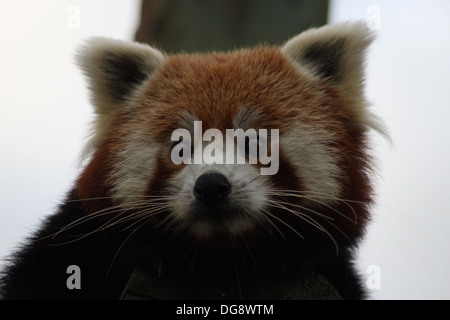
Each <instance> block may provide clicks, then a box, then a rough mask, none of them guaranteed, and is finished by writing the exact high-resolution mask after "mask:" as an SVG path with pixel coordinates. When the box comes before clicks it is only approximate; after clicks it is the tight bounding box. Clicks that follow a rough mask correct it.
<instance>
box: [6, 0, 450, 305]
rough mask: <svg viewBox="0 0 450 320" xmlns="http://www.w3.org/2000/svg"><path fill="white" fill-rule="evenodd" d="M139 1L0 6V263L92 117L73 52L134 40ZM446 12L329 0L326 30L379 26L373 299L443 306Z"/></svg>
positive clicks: (443, 6)
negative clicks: (86, 43)
mask: <svg viewBox="0 0 450 320" xmlns="http://www.w3.org/2000/svg"><path fill="white" fill-rule="evenodd" d="M139 4H140V2H139V1H138V0H132V1H111V0H109V1H106V0H101V1H100V0H96V1H81V0H73V1H66V0H40V1H31V0H14V1H12V0H0V37H1V39H2V44H1V48H2V50H1V53H0V56H1V59H0V110H1V113H0V258H4V257H5V256H6V255H7V254H8V252H10V250H11V249H12V248H13V246H14V245H15V244H17V243H18V242H20V241H21V240H23V238H24V237H25V236H26V235H27V234H29V232H30V231H32V230H34V229H35V227H36V226H37V224H38V223H39V221H40V220H41V219H42V218H43V217H44V216H46V215H48V214H49V213H52V212H54V209H55V207H56V206H57V204H58V202H59V201H60V200H62V199H63V197H64V195H65V193H66V192H67V191H68V190H69V188H70V187H71V185H72V183H73V181H74V179H75V178H76V175H77V173H78V167H77V164H78V162H77V159H78V156H79V153H80V151H81V149H82V147H83V142H84V140H83V138H84V137H85V135H86V133H87V128H88V123H89V121H90V119H91V118H92V113H91V108H90V104H89V101H88V93H87V90H86V88H85V83H84V80H83V78H82V75H81V73H80V72H79V71H78V69H77V68H76V67H75V65H74V64H73V53H74V50H75V48H76V47H77V46H78V45H79V44H80V43H81V42H82V41H83V40H84V39H86V38H87V37H89V36H94V35H96V36H99V35H100V36H108V37H113V38H119V39H131V38H132V37H133V34H134V31H135V29H136V26H137V21H138V20H137V16H138V11H139ZM449 12H450V1H446V0H440V1H439V0H429V1H425V0H422V1H419V0H390V1H388V0H384V1H375V0H374V1H365V0H363V1H361V0H359V1H354V0H335V1H332V5H331V10H330V21H331V22H336V21H343V20H355V19H358V20H361V19H362V20H366V21H367V22H368V23H369V25H370V26H371V27H372V28H375V29H377V33H378V40H377V41H376V42H375V43H374V45H373V46H372V48H371V50H370V53H369V59H368V69H367V75H368V78H367V95H368V97H369V99H370V100H371V101H372V103H373V106H372V108H373V111H374V112H375V113H377V114H379V115H380V116H381V117H382V118H384V120H385V122H386V125H387V127H388V129H389V131H390V133H391V138H392V141H393V144H392V146H391V145H389V144H388V143H387V142H386V141H384V140H383V139H382V138H381V137H378V136H376V135H374V139H375V150H376V152H377V153H378V155H379V156H378V162H379V167H380V177H379V179H378V183H377V193H378V205H377V206H376V207H375V208H374V221H373V224H372V225H371V227H370V228H369V230H368V234H367V238H366V240H365V241H364V242H363V244H362V246H361V251H360V254H359V259H358V268H359V271H360V273H361V274H362V275H363V277H364V278H365V279H368V280H369V285H370V286H371V288H372V289H370V293H371V296H372V298H373V299H450V286H449V282H450V281H449V279H448V276H447V274H448V272H449V270H450V250H449V248H448V247H449V245H450V234H449V233H450V232H449V231H450V214H449V208H448V205H447V201H448V198H449V196H450V188H449V181H450V170H449V164H450V129H449V125H448V121H449V120H450V106H449V101H450V76H449V75H450V20H449V19H448V15H449ZM77 16H78V17H79V18H80V19H76V17H77ZM74 17H75V19H74ZM274 27H275V26H274ZM374 277H375V278H374ZM374 279H375V280H379V281H375V282H374V281H373V280H374ZM378 285H379V287H378Z"/></svg>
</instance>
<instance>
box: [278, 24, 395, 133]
mask: <svg viewBox="0 0 450 320" xmlns="http://www.w3.org/2000/svg"><path fill="white" fill-rule="evenodd" d="M373 39H374V34H373V33H372V32H371V31H370V30H369V29H368V28H367V26H366V24H365V23H364V22H352V23H350V22H345V23H339V24H334V25H328V26H324V27H321V28H317V29H310V30H307V31H305V32H302V33H300V34H299V35H297V36H295V37H293V38H292V39H290V40H289V41H287V42H286V43H285V44H284V46H282V47H281V52H282V53H283V54H284V55H285V56H286V57H288V58H289V59H290V60H292V61H293V62H294V64H295V66H296V67H297V68H298V69H299V70H300V72H302V73H304V74H307V75H309V76H312V77H313V78H318V79H328V80H330V81H331V83H333V84H336V85H338V86H339V88H340V90H341V92H342V96H341V99H342V100H343V101H342V102H343V103H342V105H344V106H345V108H346V109H347V110H348V111H349V112H350V114H351V115H352V119H353V123H354V124H356V125H358V126H360V125H363V126H366V127H370V128H373V129H375V130H377V131H379V132H380V133H382V134H383V135H384V136H386V137H387V133H386V132H385V129H384V127H383V124H382V123H381V121H380V120H379V119H378V118H377V117H376V116H375V115H373V114H372V113H370V112H369V111H368V109H367V106H368V103H367V101H366V100H365V97H364V93H363V85H364V60H365V55H366V50H367V48H368V46H369V45H370V43H371V42H372V41H373Z"/></svg>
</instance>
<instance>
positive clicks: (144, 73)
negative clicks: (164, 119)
mask: <svg viewBox="0 0 450 320" xmlns="http://www.w3.org/2000/svg"><path fill="white" fill-rule="evenodd" d="M76 60H77V63H78V65H79V66H80V68H81V69H82V70H83V71H84V73H85V74H86V76H87V78H88V80H89V85H90V89H91V91H92V102H93V104H94V105H95V107H96V112H97V114H99V115H104V114H109V113H110V112H114V111H115V110H116V109H117V107H118V106H119V105H120V104H122V103H123V102H126V101H127V100H128V99H129V98H130V97H131V95H132V93H133V92H134V91H135V90H136V89H137V88H138V87H139V86H140V85H141V84H142V83H143V82H144V81H145V80H146V79H148V78H149V77H150V76H151V75H152V74H153V73H154V72H155V71H156V70H158V69H159V68H160V67H161V66H162V65H163V64H164V60H165V58H164V55H163V54H162V53H161V52H160V51H158V50H156V49H154V48H152V47H150V46H148V45H145V44H139V43H132V42H125V41H120V40H112V39H107V38H92V39H90V40H88V42H87V43H86V44H85V45H84V46H83V47H81V49H80V50H79V51H78V54H77V56H76Z"/></svg>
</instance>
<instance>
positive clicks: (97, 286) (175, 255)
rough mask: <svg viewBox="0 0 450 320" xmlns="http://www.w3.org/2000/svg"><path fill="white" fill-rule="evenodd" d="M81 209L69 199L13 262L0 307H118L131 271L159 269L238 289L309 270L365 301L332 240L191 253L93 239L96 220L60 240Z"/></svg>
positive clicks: (174, 241)
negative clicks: (74, 280) (58, 302)
mask: <svg viewBox="0 0 450 320" xmlns="http://www.w3.org/2000/svg"><path fill="white" fill-rule="evenodd" d="M81 203H82V202H81V201H79V200H78V197H77V196H76V192H75V191H72V192H70V194H69V196H68V198H67V201H66V202H65V203H64V204H63V205H62V206H61V207H60V209H59V212H58V213H57V214H55V215H52V216H50V217H49V218H48V219H47V220H46V221H45V222H44V223H43V225H42V227H41V229H40V230H39V231H38V232H37V233H36V234H35V235H34V236H33V237H32V238H31V239H30V240H29V242H28V243H27V244H25V245H24V246H23V247H22V249H21V250H20V251H18V252H17V253H16V254H15V255H13V258H12V259H11V263H10V265H9V266H8V267H7V268H5V270H4V271H3V274H2V277H1V281H0V285H1V286H0V288H1V290H0V293H1V295H2V298H3V299H118V298H120V296H121V294H122V291H123V289H124V286H125V285H126V283H127V280H128V278H129V276H130V275H131V272H132V271H133V269H134V268H135V267H140V268H142V267H144V268H150V269H153V268H155V267H156V266H158V265H160V266H162V272H164V273H167V274H169V275H171V276H174V277H177V278H179V279H178V280H179V281H185V282H186V281H195V279H196V277H201V278H203V279H205V278H208V277H210V278H212V279H215V278H217V277H220V278H225V279H229V281H230V284H231V285H233V284H234V285H235V286H239V283H238V282H239V280H238V279H239V277H245V276H252V277H265V276H271V277H274V276H275V277H283V276H289V275H293V274H298V273H302V272H304V271H305V270H306V269H308V268H314V269H315V270H316V271H318V272H320V273H322V274H323V275H325V276H326V277H327V279H328V280H329V281H330V282H331V283H332V284H333V285H334V286H335V287H336V288H337V289H338V291H339V293H340V294H341V295H342V296H343V297H344V298H346V299H361V298H364V291H363V289H362V286H361V284H360V282H359V278H358V276H357V275H356V274H355V271H354V269H353V266H352V262H351V252H352V250H351V248H345V247H341V250H340V253H339V255H336V254H335V251H334V248H332V247H331V246H330V245H329V242H330V241H329V239H324V243H318V244H316V245H312V244H311V243H309V244H307V243H305V242H304V241H301V240H298V237H293V238H292V239H278V241H276V239H273V238H269V237H268V238H265V239H264V238H259V239H257V240H256V239H255V243H257V245H254V246H252V249H251V251H249V250H247V248H239V247H237V246H234V248H233V251H231V250H227V249H223V248H220V247H218V246H216V245H211V246H204V247H198V248H196V249H195V250H193V247H192V243H190V242H186V241H183V240H181V239H182V238H184V237H185V236H184V235H183V236H181V235H178V236H173V235H172V236H170V237H164V236H161V235H158V234H157V233H155V232H154V230H151V229H150V228H141V229H140V230H139V231H138V232H136V233H134V234H133V236H132V237H129V236H130V233H132V232H133V230H130V231H128V232H125V231H122V230H123V226H122V227H121V228H117V229H107V230H105V231H96V232H92V231H93V230H96V229H97V228H99V227H101V225H102V224H103V221H99V220H98V219H92V220H91V221H87V222H83V223H81V224H80V225H78V226H76V227H73V228H70V229H68V230H65V231H64V232H60V233H58V232H59V231H61V228H63V227H65V226H67V225H69V224H70V223H72V222H73V221H75V220H77V219H78V218H82V217H83V216H85V215H86V213H85V211H84V210H83V207H82V204H81ZM280 228H283V227H282V226H280ZM303 231H305V229H304V230H303ZM311 231H312V232H314V230H311ZM87 234H89V235H87ZM249 245H252V243H251V240H250V244H249ZM70 265H77V266H79V267H80V270H81V289H79V290H78V289H71V290H69V289H68V288H67V285H66V281H67V279H68V277H69V276H70V274H68V273H67V272H66V270H67V267H68V266H70ZM237 266H238V267H237ZM244 298H245V297H244Z"/></svg>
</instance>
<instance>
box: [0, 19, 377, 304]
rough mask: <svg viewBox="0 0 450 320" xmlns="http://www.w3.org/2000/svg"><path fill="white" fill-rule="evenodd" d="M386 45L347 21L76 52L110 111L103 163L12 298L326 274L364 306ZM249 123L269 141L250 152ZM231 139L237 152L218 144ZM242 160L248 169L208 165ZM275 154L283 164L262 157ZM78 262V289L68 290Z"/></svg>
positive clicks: (93, 148)
mask: <svg viewBox="0 0 450 320" xmlns="http://www.w3.org/2000/svg"><path fill="white" fill-rule="evenodd" d="M372 40H373V35H372V33H371V32H370V31H369V30H368V29H367V27H366V26H365V25H364V24H363V23H341V24H336V25H330V26H325V27H321V28H317V29H310V30H307V31H305V32H303V33H301V34H299V35H297V36H295V37H293V38H292V39H290V40H289V41H287V42H286V43H285V44H284V45H282V46H281V47H269V46H258V47H256V48H252V49H240V50H235V51H232V52H226V53H216V52H212V53H206V54H200V53H198V54H178V55H167V54H165V53H162V52H160V51H159V50H157V49H155V48H153V47H150V46H148V45H144V44H138V43H128V42H123V41H118V40H111V39H104V38H94V39H91V40H90V41H88V42H87V44H85V46H83V47H82V48H81V49H80V51H79V52H78V54H77V62H78V64H79V66H80V67H81V69H82V70H83V71H84V73H85V75H86V77H87V79H88V81H89V87H90V89H91V93H92V96H91V98H92V103H93V105H94V107H95V112H96V120H95V123H94V124H93V130H92V136H91V139H90V141H89V143H88V146H87V149H86V152H85V153H86V158H87V159H88V160H87V161H86V164H85V166H84V168H83V170H82V172H81V173H80V175H79V177H78V178H77V180H76V182H75V185H74V187H73V189H72V190H71V191H70V193H69V194H68V196H67V199H66V200H65V201H64V202H63V203H62V205H61V206H60V208H59V211H58V212H57V213H56V214H54V215H52V216H50V217H48V218H47V220H46V221H45V222H44V223H43V225H42V227H41V228H40V230H38V231H37V232H36V233H35V234H34V235H33V236H32V237H31V239H30V240H29V242H28V243H27V244H25V245H24V246H23V248H21V249H20V250H19V251H18V252H17V253H15V254H14V255H13V256H12V258H11V263H10V265H9V266H7V267H6V268H5V270H4V272H3V275H2V280H1V284H2V288H1V292H2V295H3V297H4V298H6V299H26V298H67V299H72V298H83V299H88V298H93V299H98V298H108V299H114V298H119V297H120V294H121V292H122V290H123V288H124V285H125V284H126V281H127V279H128V278H129V276H130V273H131V271H132V270H133V269H134V268H136V267H140V268H147V269H152V268H153V266H154V265H155V264H156V265H159V266H162V267H161V268H160V271H161V272H162V273H164V274H167V275H169V276H173V277H178V278H177V279H186V278H189V279H191V280H190V281H195V279H196V278H202V277H216V276H218V275H220V276H224V277H230V279H231V278H233V279H235V278H236V275H238V277H240V278H241V279H242V278H245V277H261V278H264V277H288V276H290V275H298V274H302V273H304V272H306V271H307V270H309V269H314V270H316V271H317V272H318V273H321V274H323V275H324V276H325V277H326V278H327V279H328V280H329V281H330V282H331V283H332V284H333V285H334V286H335V287H336V288H337V290H338V291H339V293H340V294H341V295H342V297H344V298H349V299H360V298H364V297H365V292H364V288H363V286H362V284H361V280H360V279H359V276H358V275H357V273H356V272H355V270H354V267H353V265H352V263H353V261H352V260H353V256H354V252H355V249H356V247H357V244H358V242H359V240H360V238H361V237H362V236H363V234H364V230H365V228H366V225H367V223H368V221H369V220H370V206H371V204H372V202H373V199H372V198H373V195H372V194H373V192H372V187H371V175H372V161H371V156H370V154H369V152H368V132H369V130H370V129H380V125H379V122H378V121H377V118H376V117H375V116H374V115H373V114H371V113H370V112H369V110H368V103H367V101H366V99H365V98H364V90H363V84H364V79H363V78H364V77H363V73H364V60H365V52H366V50H367V48H368V46H369V44H370V43H371V42H372ZM199 125H200V127H199ZM199 128H200V129H199ZM239 129H242V131H239V132H247V133H248V132H250V131H248V130H253V131H252V132H254V133H255V134H253V135H252V134H245V136H244V137H243V139H241V142H242V143H240V144H239V143H238V142H237V140H238V139H234V138H238V137H237V136H231V138H230V130H235V131H234V132H237V130H239ZM176 130H182V131H176ZM208 130H214V131H208ZM198 131H200V132H198ZM174 132H182V133H187V135H188V136H190V137H191V140H189V139H188V138H186V139H184V138H183V137H184V136H176V135H175V137H174ZM207 132H209V133H210V134H209V135H207V134H206V133H207ZM231 132H233V131H231ZM266 133H267V134H266ZM268 133H270V134H268ZM219 135H220V136H221V138H223V139H224V141H226V142H227V145H226V148H229V147H230V149H226V148H225V146H223V150H222V149H221V148H220V147H217V146H218V145H217V144H216V145H215V146H214V148H212V147H211V143H212V142H219V140H220V139H219ZM192 137H194V138H192ZM241 138H242V137H241ZM208 141H210V143H208ZM238 144H239V145H240V149H239V145H238ZM219 145H220V144H219ZM235 145H236V148H234V147H235ZM208 146H209V147H208ZM207 148H209V149H208V150H207ZM225 149H226V151H224V150H225ZM174 150H176V152H174ZM212 150H213V151H214V152H211V151H212ZM234 150H236V153H239V151H238V150H240V154H241V155H243V158H244V159H245V160H246V161H245V162H244V163H242V162H241V163H233V161H231V162H224V161H222V162H221V161H212V163H211V161H208V158H214V159H215V160H217V159H219V160H220V159H221V158H222V159H224V158H225V157H228V158H227V159H231V160H234V159H235V158H236V157H235V155H234V154H233V151H234ZM252 150H253V151H252ZM255 150H256V151H255ZM264 150H265V152H266V154H267V155H269V154H271V155H276V157H272V158H270V160H271V162H272V163H268V162H267V161H266V162H265V163H263V161H254V162H253V163H250V161H249V160H250V158H252V157H255V158H258V157H259V156H261V155H262V151H264ZM207 151H209V152H207ZM255 152H256V153H255ZM174 155H175V156H180V157H181V158H180V159H181V160H182V161H178V163H176V161H174V159H173V158H174V157H173V156H174ZM266 158H267V157H266ZM261 159H262V158H261ZM209 160H211V159H209ZM266 160H267V159H266ZM208 162H209V163H208ZM272 165H273V166H272ZM269 167H270V168H272V169H274V170H272V172H270V173H269V174H262V173H263V172H264V171H262V170H264V169H268V168H269ZM71 265H76V266H78V267H79V270H81V272H82V273H81V288H80V289H79V290H69V289H68V287H67V284H66V280H67V277H68V275H67V273H66V270H67V267H69V266H71ZM192 279H193V280H192ZM244 298H245V297H244Z"/></svg>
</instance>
